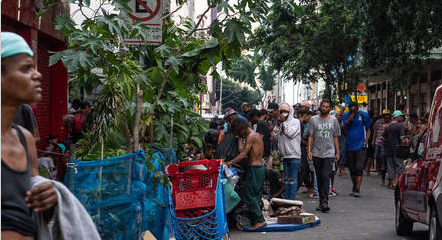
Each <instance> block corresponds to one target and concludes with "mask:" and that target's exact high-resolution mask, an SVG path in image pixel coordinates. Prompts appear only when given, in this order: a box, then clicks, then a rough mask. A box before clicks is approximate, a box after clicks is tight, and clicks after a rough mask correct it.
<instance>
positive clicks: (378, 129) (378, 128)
mask: <svg viewBox="0 0 442 240" xmlns="http://www.w3.org/2000/svg"><path fill="white" fill-rule="evenodd" d="M383 125H384V119H382V118H381V119H379V120H377V121H376V122H375V123H374V126H373V132H375V134H376V135H375V137H376V138H375V144H376V146H382V145H383V144H384V141H383V140H382V133H383V132H384V131H383V127H382V126H383Z"/></svg>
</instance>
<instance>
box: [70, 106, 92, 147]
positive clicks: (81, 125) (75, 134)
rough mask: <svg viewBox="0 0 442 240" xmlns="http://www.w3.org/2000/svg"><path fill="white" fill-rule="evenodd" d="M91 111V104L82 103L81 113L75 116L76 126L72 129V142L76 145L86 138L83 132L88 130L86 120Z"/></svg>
mask: <svg viewBox="0 0 442 240" xmlns="http://www.w3.org/2000/svg"><path fill="white" fill-rule="evenodd" d="M90 110H91V104H90V103H89V102H88V101H83V102H81V103H80V111H78V112H75V113H74V114H73V115H74V124H73V129H72V138H73V139H72V140H73V143H74V144H75V143H77V142H78V140H80V139H82V138H83V137H84V134H83V132H85V130H86V124H85V123H86V122H87V121H86V118H87V115H88V114H89V112H90Z"/></svg>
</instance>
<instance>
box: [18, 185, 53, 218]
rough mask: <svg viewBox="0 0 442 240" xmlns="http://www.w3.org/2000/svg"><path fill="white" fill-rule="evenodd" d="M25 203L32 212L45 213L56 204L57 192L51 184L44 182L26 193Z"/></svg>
mask: <svg viewBox="0 0 442 240" xmlns="http://www.w3.org/2000/svg"><path fill="white" fill-rule="evenodd" d="M25 201H26V203H27V205H28V207H32V208H34V211H36V212H41V211H46V210H48V209H50V208H52V207H54V206H55V205H56V204H57V192H56V191H55V188H54V186H53V185H52V183H51V182H44V183H42V184H40V185H38V186H36V187H34V188H33V189H31V190H29V191H28V192H27V193H26V197H25Z"/></svg>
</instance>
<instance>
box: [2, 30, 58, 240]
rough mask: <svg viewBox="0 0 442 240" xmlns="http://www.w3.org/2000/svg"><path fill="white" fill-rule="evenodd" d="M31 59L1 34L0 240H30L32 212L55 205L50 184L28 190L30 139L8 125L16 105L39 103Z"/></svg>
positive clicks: (33, 166)
mask: <svg viewBox="0 0 442 240" xmlns="http://www.w3.org/2000/svg"><path fill="white" fill-rule="evenodd" d="M32 56H33V53H32V50H31V49H30V48H29V46H28V45H27V43H26V41H25V40H24V39H23V38H22V37H20V36H19V35H17V34H15V33H7V32H2V33H1V57H2V61H1V67H2V71H1V81H2V87H1V118H2V122H1V134H2V137H1V149H2V153H1V158H2V173H1V174H2V177H1V178H2V188H1V197H2V211H1V215H2V219H1V221H2V225H1V226H2V233H1V234H2V239H26V240H28V239H34V237H35V236H36V233H37V231H38V229H37V227H36V224H35V222H34V220H33V212H40V211H48V210H52V209H53V207H54V206H55V204H56V203H57V195H56V192H55V189H54V187H53V186H52V184H51V183H50V182H47V183H43V184H40V185H38V186H37V187H35V188H33V189H31V177H33V176H36V175H38V169H37V167H38V163H37V150H36V147H35V143H34V138H33V136H32V135H31V133H29V132H28V131H27V130H26V129H24V128H22V127H18V126H15V125H13V124H12V120H13V118H14V115H15V114H16V112H17V109H18V107H19V106H20V104H24V103H33V102H38V101H40V100H41V87H40V85H41V84H40V79H41V74H40V73H39V72H38V71H37V70H36V69H35V63H34V60H33V58H32Z"/></svg>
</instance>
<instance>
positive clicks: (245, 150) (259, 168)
mask: <svg viewBox="0 0 442 240" xmlns="http://www.w3.org/2000/svg"><path fill="white" fill-rule="evenodd" d="M231 127H232V132H233V133H234V134H235V135H236V136H237V137H238V138H240V140H239V141H238V148H239V150H240V153H239V154H238V156H236V157H235V158H234V159H232V160H231V161H229V162H227V163H226V164H227V165H228V166H232V165H234V164H236V163H238V162H239V161H241V160H242V159H244V158H245V157H248V163H249V166H248V169H247V170H246V173H245V184H244V192H243V194H242V195H243V196H244V197H243V200H244V202H245V204H246V205H247V207H248V209H249V211H250V221H251V227H250V230H252V231H253V230H256V229H258V228H261V227H263V226H265V225H266V222H265V220H264V217H263V215H262V212H261V208H260V205H259V203H260V201H261V194H262V187H263V183H264V178H265V167H264V162H263V158H262V157H263V153H264V143H263V141H262V137H261V135H260V134H259V133H257V132H255V131H253V129H251V128H250V127H249V123H248V122H247V121H246V120H244V119H241V118H236V119H234V120H233V121H232V125H231ZM242 138H245V146H244V147H243V145H242V143H243V140H241V139H242Z"/></svg>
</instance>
